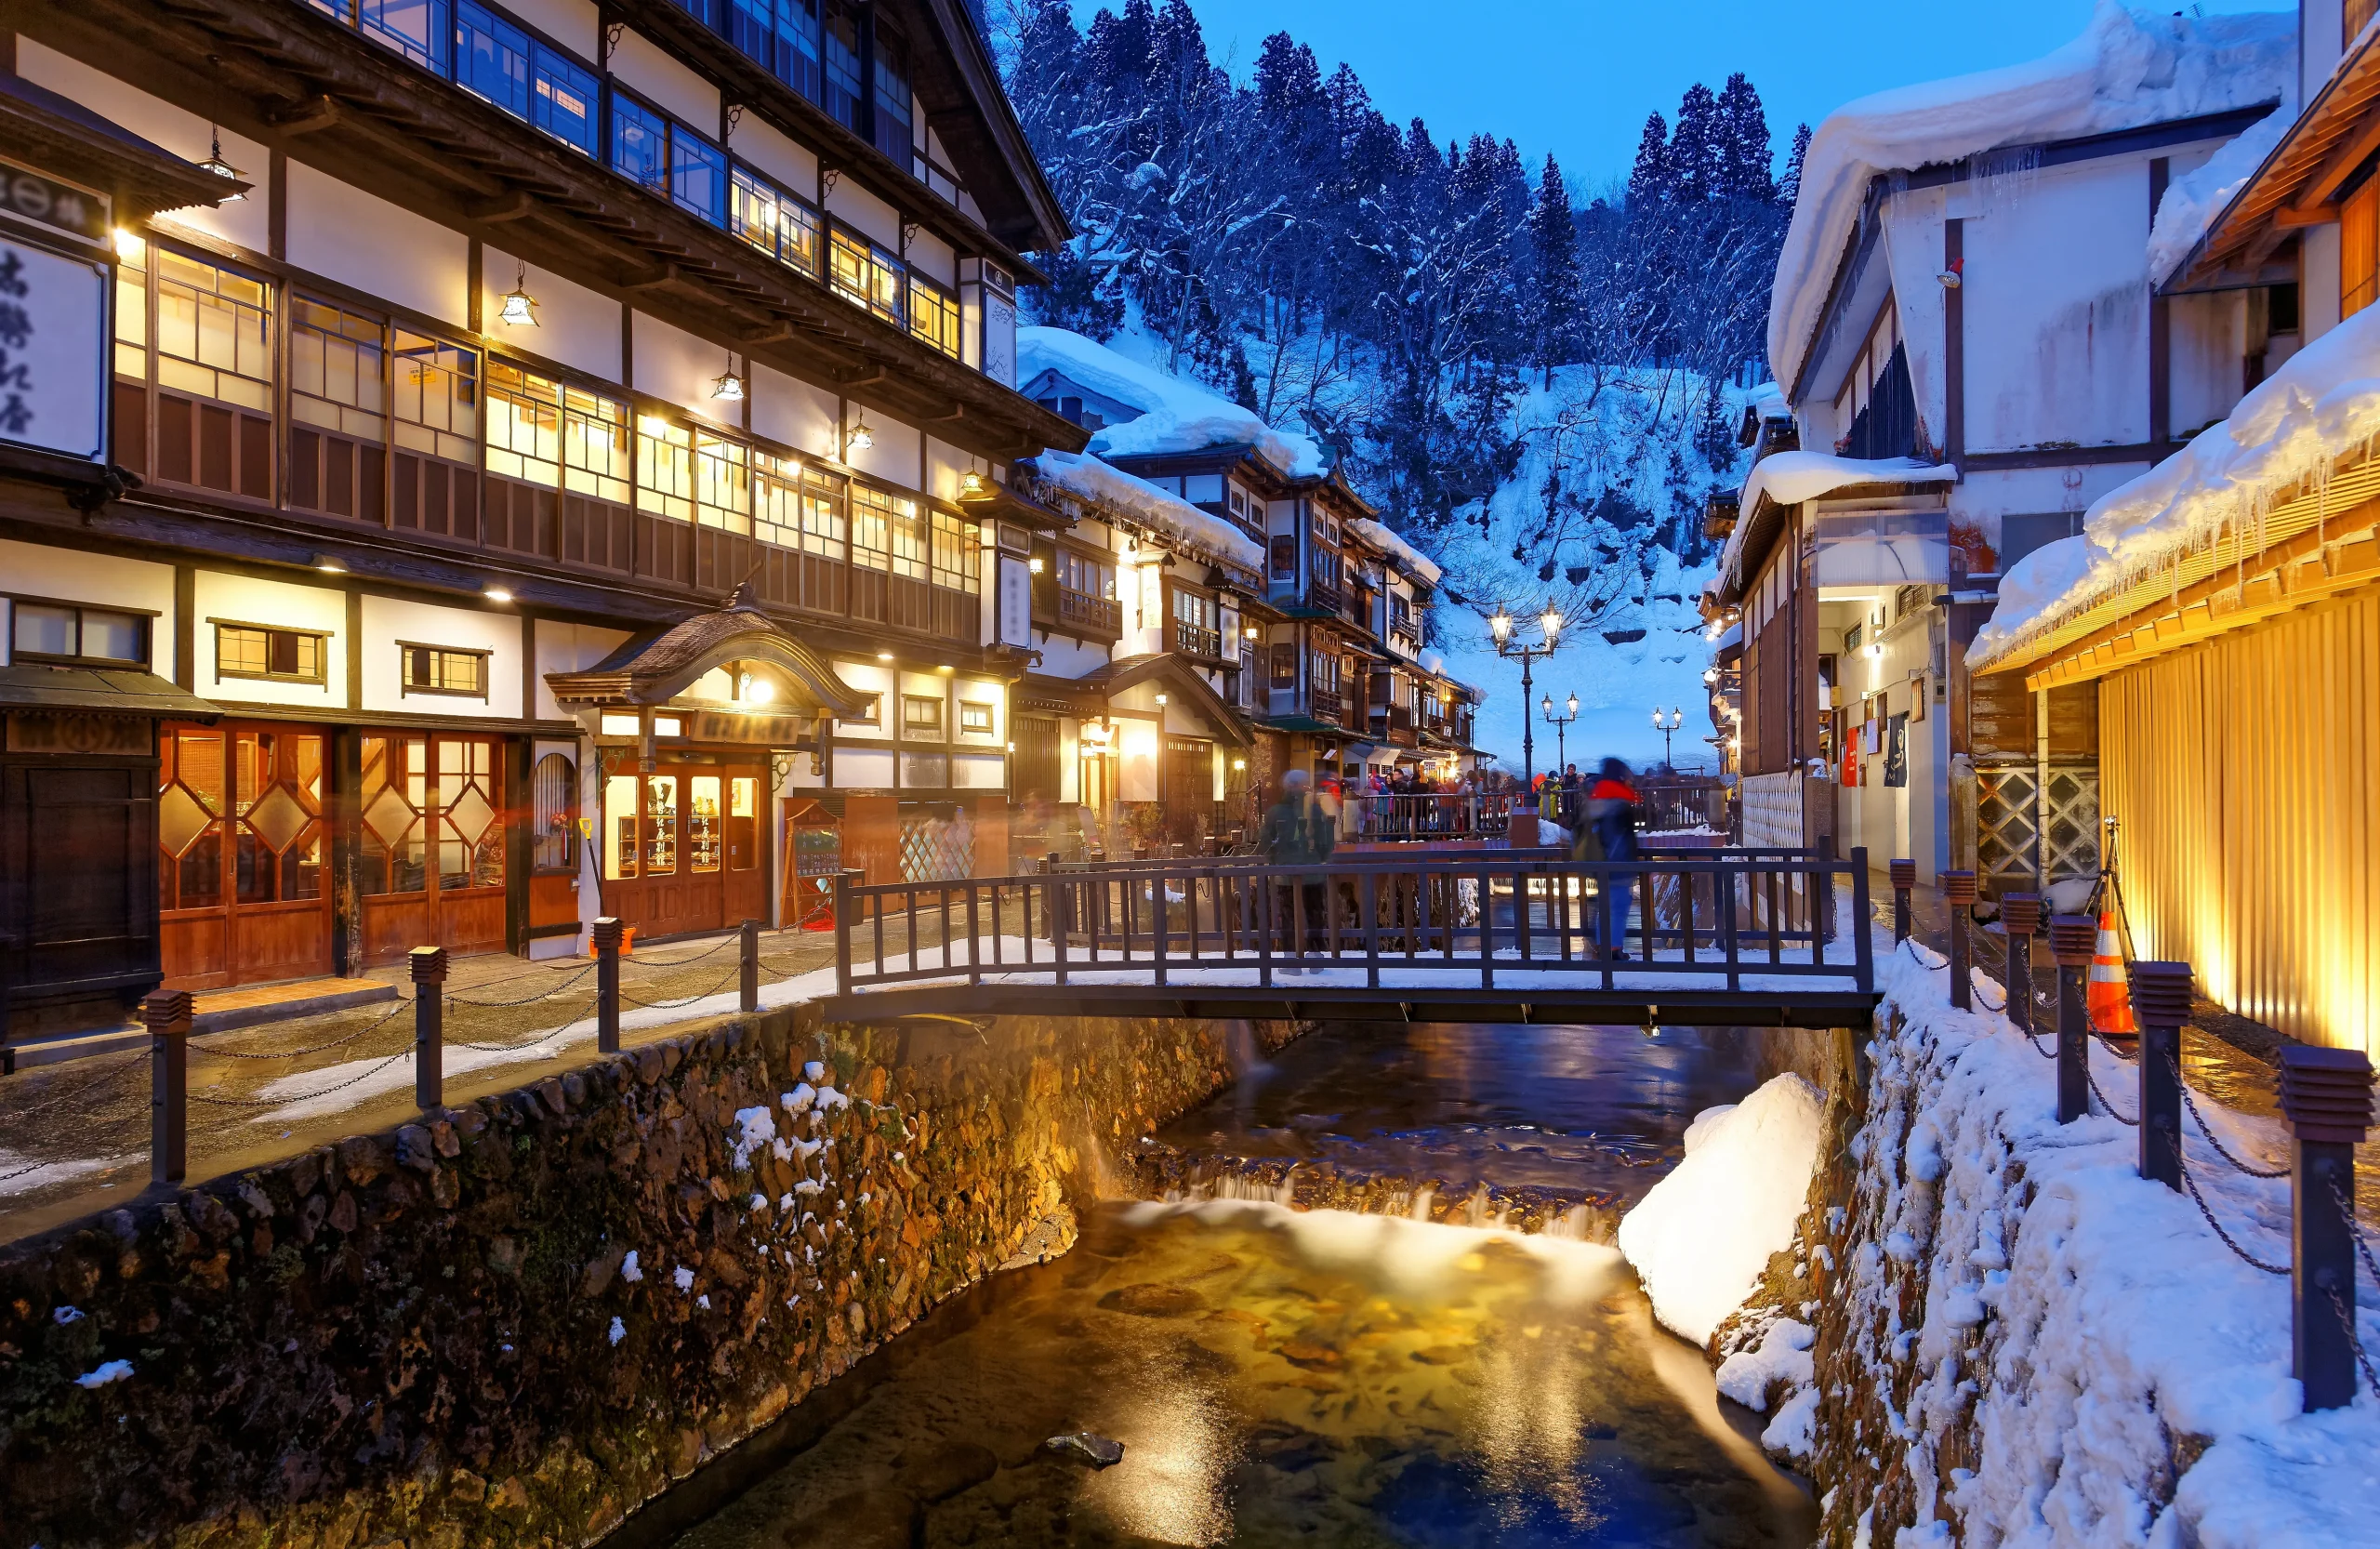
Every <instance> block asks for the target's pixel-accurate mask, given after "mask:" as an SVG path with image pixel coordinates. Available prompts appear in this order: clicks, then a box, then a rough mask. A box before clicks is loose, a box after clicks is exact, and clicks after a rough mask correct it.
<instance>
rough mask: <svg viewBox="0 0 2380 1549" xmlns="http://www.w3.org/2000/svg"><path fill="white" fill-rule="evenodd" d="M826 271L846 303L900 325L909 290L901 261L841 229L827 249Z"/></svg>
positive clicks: (839, 228) (828, 279)
mask: <svg viewBox="0 0 2380 1549" xmlns="http://www.w3.org/2000/svg"><path fill="white" fill-rule="evenodd" d="M826 270H827V275H826V277H827V281H828V283H829V284H831V285H833V286H834V287H835V293H836V294H837V295H839V296H840V297H842V298H843V299H844V300H846V301H849V302H851V303H852V304H853V306H856V307H866V309H867V310H868V311H872V312H874V313H875V314H876V315H877V316H879V317H880V318H882V319H884V321H886V322H887V323H891V324H894V325H896V326H897V325H898V324H900V322H901V319H902V316H903V312H904V308H903V306H902V293H903V291H904V290H905V288H906V286H905V285H904V284H903V281H904V278H905V275H904V272H903V269H902V264H901V260H900V259H899V258H896V257H894V256H893V254H891V253H888V252H886V251H885V250H884V249H883V248H881V247H878V246H876V245H874V244H872V243H869V242H867V241H866V240H864V239H862V238H861V237H859V236H857V235H855V234H854V233H853V232H848V231H845V230H844V229H843V228H842V227H840V226H838V227H836V228H835V229H834V232H833V235H832V238H831V240H830V241H829V243H828V245H827V252H826Z"/></svg>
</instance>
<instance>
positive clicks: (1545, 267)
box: [1528, 153, 1579, 387]
mask: <svg viewBox="0 0 2380 1549" xmlns="http://www.w3.org/2000/svg"><path fill="white" fill-rule="evenodd" d="M1528 240H1529V251H1530V256H1531V257H1532V258H1534V259H1535V273H1534V275H1533V276H1532V278H1533V281H1534V288H1535V295H1534V297H1533V298H1532V301H1533V304H1532V306H1531V307H1530V314H1529V327H1530V333H1531V335H1532V336H1533V342H1534V343H1535V344H1536V346H1537V361H1538V365H1539V367H1540V369H1541V370H1542V371H1543V372H1544V373H1545V383H1546V385H1547V386H1549V387H1550V386H1552V385H1553V382H1554V367H1555V366H1556V365H1559V364H1563V363H1564V362H1566V361H1567V360H1569V359H1570V358H1571V356H1570V351H1571V350H1572V348H1573V347H1574V346H1575V345H1576V344H1577V342H1578V331H1579V329H1578V307H1579V232H1578V227H1577V225H1576V224H1575V223H1574V222H1573V220H1572V218H1571V214H1570V192H1569V190H1568V189H1567V188H1566V187H1564V186H1563V182H1562V168H1561V165H1559V164H1558V163H1556V162H1555V161H1554V157H1553V156H1552V154H1551V153H1549V154H1548V155H1547V156H1546V158H1545V171H1544V174H1543V175H1542V176H1541V177H1540V178H1539V179H1538V182H1537V199H1536V202H1535V203H1534V204H1532V205H1530V206H1529V212H1528Z"/></svg>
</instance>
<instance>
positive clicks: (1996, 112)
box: [1768, 0, 2297, 382]
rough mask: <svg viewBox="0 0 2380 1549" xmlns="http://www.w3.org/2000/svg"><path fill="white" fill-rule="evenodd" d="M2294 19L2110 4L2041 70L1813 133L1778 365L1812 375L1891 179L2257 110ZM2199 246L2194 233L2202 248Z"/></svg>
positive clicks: (2283, 63) (1780, 315) (1788, 375)
mask: <svg viewBox="0 0 2380 1549" xmlns="http://www.w3.org/2000/svg"><path fill="white" fill-rule="evenodd" d="M2296 41H2297V19H2296V17H2295V15H2294V13H2293V12H2258V13H2251V14H2246V15H2237V16H2182V15H2178V14H2176V15H2173V16H2166V15H2162V14H2160V13H2158V12H2155V11H2148V10H2143V11H2136V12H2135V11H2132V10H2128V9H2126V8H2125V7H2122V6H2121V5H2119V4H2117V3H2116V0H2098V6H2097V8H2096V10H2095V11H2094V12H2093V13H2092V16H2091V24H2090V26H2089V27H2088V28H2087V29H2086V30H2085V31H2084V32H2083V35H2082V36H2081V37H2079V38H2077V39H2075V40H2074V41H2073V42H2072V43H2069V44H2068V45H2066V46H2064V47H2062V48H2059V49H2057V50H2056V52H2054V53H2051V54H2048V55H2046V56H2044V57H2043V58H2042V59H2039V60H2033V61H2032V62H2030V63H2029V64H2018V65H2009V66H2006V67H2005V68H2003V69H1999V70H1987V71H1981V72H1978V73H1975V74H1972V75H1959V76H1953V77H1951V78H1950V79H1949V80H1943V81H1928V82H1925V83H1923V84H1921V85H1918V86H1901V87H1897V88H1896V89H1894V90H1891V91H1882V92H1878V93H1876V94H1875V95H1874V96H1872V97H1863V98H1861V99H1858V101H1856V102H1851V103H1847V104H1845V106H1843V107H1840V108H1837V109H1836V110H1835V111H1834V112H1833V113H1829V114H1828V115H1827V117H1826V120H1825V121H1824V122H1823V123H1821V124H1820V125H1819V126H1818V128H1817V129H1816V130H1815V131H1814V132H1813V133H1812V134H1811V136H1810V146H1809V151H1808V153H1807V154H1806V155H1805V157H1804V160H1803V164H1802V191H1801V196H1800V198H1799V199H1798V200H1797V201H1796V202H1795V204H1794V206H1793V220H1792V226H1791V227H1790V228H1789V229H1788V231H1787V232H1786V234H1785V245H1784V248H1783V251H1782V252H1781V253H1779V255H1778V259H1777V285H1776V289H1775V291H1774V293H1773V295H1772V298H1771V300H1770V303H1769V311H1768V359H1769V361H1770V363H1771V364H1773V365H1774V366H1775V367H1776V370H1777V376H1778V380H1780V381H1785V382H1791V381H1793V380H1794V379H1796V377H1799V376H1800V374H1801V371H1802V367H1803V364H1804V356H1805V351H1807V350H1808V348H1809V346H1810V341H1811V338H1812V336H1813V335H1814V334H1815V333H1816V331H1817V329H1818V322H1819V319H1820V315H1821V313H1822V312H1823V311H1824V309H1825V306H1826V298H1827V294H1828V291H1829V288H1830V287H1831V285H1832V284H1833V280H1834V266H1835V263H1836V261H1837V259H1838V258H1839V256H1840V255H1841V254H1842V252H1843V250H1844V247H1845V243H1846V242H1847V240H1848V239H1849V237H1850V234H1851V230H1852V226H1853V223H1854V222H1855V221H1856V220H1858V217H1859V210H1860V206H1861V205H1862V203H1863V202H1864V201H1865V199H1866V197H1867V192H1868V185H1869V180H1870V179H1871V178H1872V177H1874V176H1875V175H1876V174H1878V173H1880V172H1889V171H1893V170H1897V169H1914V168H1917V167H1922V166H1932V165H1942V164H1947V163H1952V162H1957V161H1960V160H1962V159H1964V158H1965V157H1968V156H1973V155H1976V154H1978V153H1979V152H1985V151H1991V150H1996V149H2000V148H2002V147H2007V146H2017V145H2030V144H2038V143H2040V142H2042V141H2043V140H2052V139H2074V138H2077V137H2080V136H2083V135H2094V134H2103V133H2107V132H2109V131H2111V130H2116V129H2128V128H2135V127H2138V126H2142V125H2148V124H2161V123H2165V122H2168V121H2170V120H2174V119H2180V118H2192V117H2197V116H2199V115H2201V114H2204V113H2225V112H2228V111H2230V110H2232V109H2235V108H2245V107H2253V106H2254V105H2255V104H2256V103H2259V102H2271V101H2275V100H2278V99H2281V98H2282V97H2284V96H2286V95H2288V91H2289V83H2290V75H2291V73H2292V72H2294V70H2295V68H2296V63H2297V50H2296ZM2192 240H2195V236H2194V235H2193V239H2192Z"/></svg>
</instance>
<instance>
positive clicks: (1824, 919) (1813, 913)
mask: <svg viewBox="0 0 2380 1549" xmlns="http://www.w3.org/2000/svg"><path fill="white" fill-rule="evenodd" d="M1818 865H1819V866H1821V867H1824V868H1825V869H1824V870H1822V871H1820V872H1819V873H1818V876H1817V877H1816V878H1814V879H1813V880H1814V881H1815V882H1816V884H1817V885H1816V886H1814V887H1812V888H1811V889H1810V926H1811V929H1812V930H1814V931H1815V932H1817V933H1818V940H1819V941H1832V940H1833V939H1834V836H1833V835H1832V834H1820V835H1819V836H1818ZM1689 885H1690V884H1689ZM1859 928H1860V929H1861V930H1863V931H1864V930H1866V929H1867V928H1868V922H1867V921H1866V920H1861V921H1860V922H1859ZM1822 956H1824V951H1823V949H1822V948H1820V947H1811V948H1810V959H1811V960H1812V961H1813V962H1815V961H1817V960H1819V959H1820V958H1821V957H1822Z"/></svg>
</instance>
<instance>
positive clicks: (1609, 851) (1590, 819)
mask: <svg viewBox="0 0 2380 1549" xmlns="http://www.w3.org/2000/svg"><path fill="white" fill-rule="evenodd" d="M1628 782H1629V774H1628V765H1627V764H1625V763H1623V762H1621V761H1620V760H1618V759H1606V760H1604V761H1603V766H1602V769H1601V771H1600V772H1599V774H1598V775H1597V778H1596V780H1595V783H1594V786H1593V788H1592V789H1590V790H1589V791H1588V792H1587V812H1586V826H1587V827H1588V829H1589V830H1590V831H1591V832H1593V835H1594V838H1595V841H1596V847H1597V848H1599V849H1601V850H1602V852H1603V858H1604V859H1605V860H1607V861H1633V860H1634V859H1635V858H1636V826H1637V821H1638V818H1639V816H1640V814H1641V809H1640V808H1639V807H1638V805H1637V802H1636V788H1635V787H1633V786H1632V785H1630V784H1629V783H1628ZM1635 881H1636V879H1635V878H1634V877H1633V876H1628V875H1621V876H1617V877H1613V878H1611V879H1610V883H1609V886H1608V888H1607V894H1608V895H1609V898H1610V900H1611V902H1610V908H1611V929H1612V937H1613V940H1612V945H1613V946H1614V947H1622V946H1625V945H1626V943H1627V941H1628V910H1629V907H1630V904H1631V902H1632V900H1633V894H1634V892H1635ZM1612 956H1613V957H1615V958H1625V957H1626V956H1628V954H1627V953H1626V952H1624V951H1614V952H1613V953H1612Z"/></svg>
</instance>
